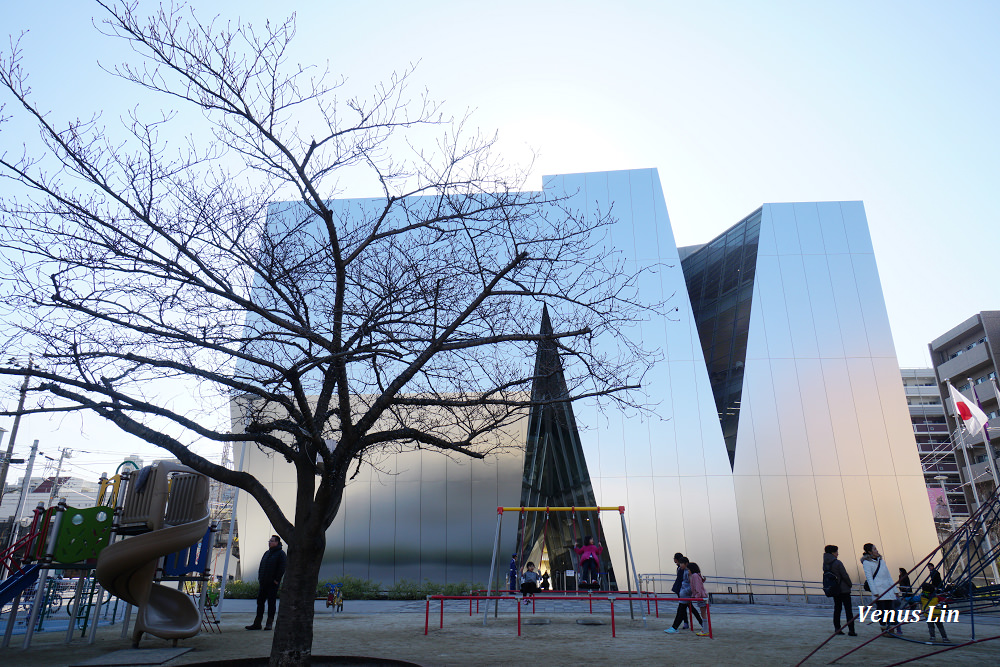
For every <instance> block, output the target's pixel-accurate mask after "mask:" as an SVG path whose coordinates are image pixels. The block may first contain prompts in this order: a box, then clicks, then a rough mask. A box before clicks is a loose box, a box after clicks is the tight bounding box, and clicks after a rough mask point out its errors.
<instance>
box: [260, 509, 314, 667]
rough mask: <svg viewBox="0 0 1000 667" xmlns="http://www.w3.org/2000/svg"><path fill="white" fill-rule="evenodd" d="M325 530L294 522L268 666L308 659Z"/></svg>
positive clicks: (305, 662) (299, 663)
mask: <svg viewBox="0 0 1000 667" xmlns="http://www.w3.org/2000/svg"><path fill="white" fill-rule="evenodd" d="M325 550H326V531H325V530H321V529H320V530H311V529H310V527H308V526H296V527H295V532H294V533H293V534H292V537H291V540H289V542H288V566H287V569H286V570H285V577H284V579H283V580H282V583H281V597H280V600H279V601H278V618H277V624H276V625H275V626H274V641H273V642H272V644H271V659H270V662H269V663H268V664H269V665H270V666H271V667H279V666H281V667H289V666H296V667H298V666H300V665H308V664H309V663H310V660H311V659H312V642H313V617H314V615H315V603H316V585H317V583H318V582H319V567H320V564H321V563H322V562H323V552H324V551H325Z"/></svg>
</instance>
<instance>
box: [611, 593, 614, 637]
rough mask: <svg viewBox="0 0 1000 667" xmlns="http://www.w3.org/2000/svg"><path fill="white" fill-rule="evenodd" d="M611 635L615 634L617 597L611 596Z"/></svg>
mask: <svg viewBox="0 0 1000 667" xmlns="http://www.w3.org/2000/svg"><path fill="white" fill-rule="evenodd" d="M611 636H612V637H614V636H615V599H614V598H611Z"/></svg>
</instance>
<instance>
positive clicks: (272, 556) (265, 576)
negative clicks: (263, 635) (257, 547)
mask: <svg viewBox="0 0 1000 667" xmlns="http://www.w3.org/2000/svg"><path fill="white" fill-rule="evenodd" d="M267 546H268V549H267V551H265V552H264V555H263V556H262V557H261V559H260V567H259V568H257V582H258V583H259V584H260V592H258V593H257V617H256V618H255V619H254V620H253V623H251V624H250V625H248V626H246V627H247V630H260V622H261V619H263V618H264V602H265V601H266V602H267V625H265V626H264V629H265V630H270V629H271V626H272V624H273V623H274V612H275V610H276V609H277V606H278V587H279V586H280V585H281V577H282V576H283V575H284V574H285V564H286V562H287V561H288V557H287V556H285V552H284V551H282V550H281V538H280V537H278V536H277V535H272V536H271V539H270V540H268V542H267Z"/></svg>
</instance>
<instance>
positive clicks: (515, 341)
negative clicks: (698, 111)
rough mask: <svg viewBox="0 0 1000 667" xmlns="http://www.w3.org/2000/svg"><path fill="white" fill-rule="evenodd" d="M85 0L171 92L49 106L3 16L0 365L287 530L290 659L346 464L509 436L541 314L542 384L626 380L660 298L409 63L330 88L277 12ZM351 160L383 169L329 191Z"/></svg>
mask: <svg viewBox="0 0 1000 667" xmlns="http://www.w3.org/2000/svg"><path fill="white" fill-rule="evenodd" d="M97 4H99V5H100V6H101V8H103V10H102V11H104V12H106V16H105V20H104V21H103V22H102V24H101V25H102V31H103V32H104V33H105V34H107V35H108V36H111V37H114V38H120V39H123V40H126V41H127V42H129V43H130V44H131V46H132V47H133V50H134V52H135V54H136V61H135V62H130V63H126V64H122V65H120V66H118V67H117V68H113V69H110V70H108V72H109V73H110V74H112V75H115V76H118V77H120V78H122V79H124V80H125V81H127V82H130V83H131V84H134V85H136V86H138V87H140V88H142V89H146V90H147V91H151V92H152V93H158V94H161V95H162V96H163V97H162V99H163V100H164V102H163V106H164V108H165V109H167V111H157V112H156V114H155V118H153V119H151V120H150V119H144V117H143V113H144V112H143V110H141V109H137V110H136V111H134V112H133V113H131V114H130V115H129V116H127V117H126V118H124V119H123V123H122V127H123V129H124V136H125V138H124V139H123V138H122V131H121V130H118V129H116V130H114V131H111V130H108V129H107V128H106V127H104V126H102V125H101V121H100V117H99V116H95V117H94V118H92V119H91V120H88V121H81V120H70V121H61V122H60V121H57V120H56V118H55V114H52V113H48V112H45V111H44V110H41V109H39V108H38V107H37V106H36V105H35V103H34V102H33V98H32V96H31V95H30V90H29V88H28V85H27V76H26V66H25V64H24V60H23V57H22V52H21V49H20V47H19V46H18V42H17V41H16V40H15V42H14V46H13V47H12V49H11V51H10V52H9V53H8V54H6V56H5V57H4V58H3V59H2V60H0V82H2V84H3V87H4V88H5V89H6V90H5V92H6V95H7V100H8V102H7V109H6V112H5V113H7V114H13V113H18V114H27V116H29V117H31V118H32V119H33V121H34V122H35V124H36V125H37V127H38V129H39V131H40V136H41V139H42V141H43V142H44V143H43V144H42V145H41V148H38V149H36V148H31V147H24V148H23V149H22V148H20V147H19V146H17V147H15V146H14V142H15V141H17V142H18V143H20V139H21V138H20V137H16V138H15V137H10V136H4V137H3V142H4V143H3V146H4V148H3V153H2V156H0V170H2V172H0V173H2V174H3V176H4V177H5V178H6V179H7V181H8V183H14V184H16V185H17V188H16V189H15V190H16V191H15V194H13V195H10V196H7V197H4V198H3V199H2V203H0V215H2V219H0V246H2V248H3V258H2V261H3V269H2V275H3V281H4V283H3V295H2V304H3V307H4V309H5V311H6V312H5V313H4V316H5V318H6V319H7V321H8V330H7V332H6V333H5V334H4V340H3V344H4V346H5V350H6V352H7V353H8V354H23V355H25V356H27V355H28V354H29V353H32V354H34V358H35V359H36V360H38V363H37V366H36V367H34V368H32V369H29V370H26V369H23V368H10V369H0V373H5V374H10V375H22V374H24V373H25V372H27V373H28V374H29V375H30V377H31V379H32V384H31V387H30V392H31V393H32V394H33V395H34V396H36V398H37V400H36V402H35V405H34V407H32V408H30V410H26V411H34V412H45V411H80V410H83V411H91V412H93V413H96V414H97V415H100V416H101V417H103V418H105V419H108V420H110V421H111V422H113V423H114V424H116V425H117V426H118V427H119V428H120V429H121V430H123V431H125V432H128V433H130V434H133V435H134V436H137V437H139V438H141V439H143V440H145V441H147V442H149V443H152V444H154V445H157V446H159V447H162V448H163V449H165V450H167V451H168V452H170V453H171V454H173V455H174V456H176V457H177V458H178V459H179V460H180V461H181V462H182V463H184V464H186V465H188V466H190V467H192V468H194V469H195V470H198V471H200V472H203V473H205V474H206V475H209V476H211V477H213V478H214V479H216V480H219V481H221V482H224V483H227V484H231V485H234V486H236V487H239V488H241V489H244V490H245V491H247V492H248V493H249V494H251V495H252V496H253V498H254V499H255V500H256V501H257V502H258V503H260V505H261V507H262V508H263V510H264V512H265V513H266V514H267V517H268V518H269V520H270V521H271V523H272V525H273V526H274V527H275V530H276V531H277V532H278V534H279V535H281V537H282V538H284V540H285V541H286V542H287V544H288V559H289V560H288V576H287V577H286V578H285V582H284V585H283V589H282V594H281V606H280V611H279V617H278V622H277V628H276V631H275V635H274V644H273V649H272V656H271V663H272V664H305V663H307V662H308V659H309V655H310V652H311V646H312V627H313V623H312V620H313V598H314V595H315V590H316V583H317V578H318V572H319V567H320V563H321V558H322V555H323V552H324V548H325V531H326V529H327V528H328V527H329V526H330V524H331V522H332V521H333V520H334V518H335V517H336V515H337V512H338V509H339V508H340V504H341V499H342V497H343V492H344V487H345V484H347V483H348V481H349V479H350V476H351V475H352V474H354V473H356V471H357V470H358V467H359V466H362V465H366V463H368V462H370V461H372V460H375V459H377V457H379V456H380V455H381V454H384V453H385V451H386V450H391V449H393V448H414V447H417V448H428V449H435V450H439V451H441V452H442V453H443V454H445V455H450V456H469V457H475V458H482V457H484V456H487V455H489V454H490V453H491V452H495V451H497V450H498V449H500V448H503V447H510V446H512V445H513V444H518V443H510V442H507V441H505V440H504V439H503V438H502V437H500V436H498V435H497V434H498V433H500V432H501V430H502V428H503V427H504V426H505V425H508V424H511V423H512V422H514V421H516V420H518V419H521V418H523V417H524V416H525V415H526V412H527V410H528V409H529V408H530V407H531V398H530V387H531V383H532V380H533V377H532V373H533V370H532V369H533V365H532V363H533V354H534V349H535V346H536V345H537V344H538V343H539V342H540V341H542V340H550V341H555V342H556V344H557V345H558V347H559V349H560V351H561V353H562V355H563V357H564V359H565V360H566V369H567V370H566V377H567V381H568V385H569V387H570V394H569V395H567V396H565V397H563V398H562V399H560V400H567V401H569V400H576V399H579V398H582V397H596V399H597V400H599V401H612V402H618V403H621V404H625V405H633V400H632V399H631V398H630V397H631V395H632V394H631V393H630V391H629V390H632V389H635V388H636V387H638V386H639V383H640V381H641V377H642V375H643V373H645V372H646V370H647V369H648V368H649V365H650V364H651V363H652V360H653V359H654V356H655V355H654V354H652V353H650V352H648V351H644V350H642V349H641V348H640V347H639V346H638V345H636V344H634V343H633V342H631V341H630V340H629V339H628V337H627V336H625V335H624V332H625V331H626V330H627V329H628V328H629V327H630V326H632V325H633V324H634V323H635V322H636V321H637V320H640V319H643V318H644V317H645V316H646V315H647V314H648V311H649V310H650V309H652V308H657V307H658V305H656V304H652V305H651V304H643V303H640V302H639V301H637V300H636V298H635V294H636V289H635V286H636V281H637V279H638V275H639V274H638V272H637V271H636V270H632V269H631V268H629V265H628V264H627V263H626V262H625V261H624V260H622V259H621V258H620V257H618V256H617V255H616V254H615V253H614V252H613V251H612V250H610V249H608V248H607V247H606V243H604V242H603V241H602V238H603V232H604V231H605V230H606V228H607V226H608V225H610V224H611V223H612V218H611V216H610V212H609V211H604V212H598V213H591V214H590V215H583V214H582V213H580V212H579V211H576V210H572V209H571V208H570V207H569V205H568V200H566V199H559V198H553V197H551V196H547V195H545V194H544V193H539V192H530V191H524V189H523V185H524V173H522V172H519V171H518V170H516V169H510V168H507V167H505V166H504V164H503V163H502V162H501V161H500V160H499V159H498V158H497V157H496V156H495V155H494V153H493V151H492V148H493V140H492V139H490V138H489V137H485V138H484V137H482V136H480V135H478V134H476V133H474V132H473V133H471V134H470V133H468V132H467V131H466V129H465V128H464V121H462V120H457V121H456V120H453V119H450V118H446V117H444V116H443V115H442V113H441V110H440V109H439V107H438V106H437V105H436V104H435V103H433V102H432V101H430V100H429V99H428V98H427V97H426V95H420V94H418V95H411V94H410V92H409V90H408V83H409V81H410V79H411V78H412V76H411V75H412V70H407V71H405V72H403V73H402V74H401V75H399V76H394V77H392V78H391V79H390V80H389V82H388V83H385V84H383V85H380V86H378V87H376V88H375V89H374V93H373V94H372V95H371V97H369V98H367V99H362V98H351V99H346V100H338V99H337V98H336V96H337V94H338V89H339V88H340V87H341V85H342V81H340V80H338V81H335V82H333V83H330V82H329V79H328V77H327V76H326V74H325V73H324V72H323V71H321V70H317V69H315V68H311V67H300V66H297V65H293V64H290V63H289V62H288V61H289V58H288V55H287V54H288V52H289V44H290V42H291V40H292V38H293V35H294V22H293V20H289V21H286V22H284V23H282V24H280V25H275V26H272V25H268V26H267V27H266V28H265V29H264V30H263V31H258V30H255V29H254V28H253V27H252V26H248V25H241V26H235V27H233V26H230V24H222V23H221V22H219V21H216V22H211V23H208V24H202V23H200V22H199V21H198V20H197V19H196V18H195V17H194V15H193V14H192V13H191V12H190V11H189V10H188V9H187V8H184V7H177V6H174V5H171V6H170V8H166V9H165V8H161V10H160V11H159V12H157V13H155V14H154V15H152V16H151V17H144V16H140V15H139V14H138V13H137V11H136V4H132V3H128V4H121V3H113V2H107V3H105V2H98V3H97ZM186 109H193V110H195V111H200V112H201V113H202V114H203V116H204V118H205V119H207V122H208V123H210V127H211V131H212V133H213V139H212V140H211V141H208V142H201V141H198V140H196V139H191V140H190V141H187V142H186V143H185V144H184V145H185V148H184V150H183V151H178V150H177V149H176V148H175V147H174V146H173V145H172V144H171V143H170V142H169V141H168V140H167V139H166V137H168V136H170V135H168V129H167V128H170V127H172V126H173V125H172V124H175V123H176V122H177V118H178V117H177V116H176V112H184V111H185V110H186ZM2 115H3V114H0V116H2ZM5 119H6V117H5ZM0 129H2V125H0ZM8 134H9V133H8ZM353 172H361V173H363V174H365V175H367V177H368V178H369V179H370V181H371V182H372V183H373V184H377V185H378V187H379V188H380V189H381V192H382V196H381V197H380V198H376V199H369V200H365V201H363V202H358V201H353V203H352V202H348V201H336V200H331V198H332V197H335V196H336V195H337V194H338V183H339V182H340V179H341V178H343V177H344V174H345V173H353ZM282 199H286V200H291V201H289V202H286V203H280V200H282ZM543 304H547V305H548V307H549V308H550V309H552V315H553V320H554V326H555V328H554V331H553V332H552V333H551V334H540V333H539V329H538V321H539V320H538V318H539V316H540V314H541V310H542V307H543ZM602 341H603V343H602ZM609 341H611V342H613V345H610V346H609V345H607V344H606V343H608V342H609ZM164 379H187V380H190V381H196V382H198V383H200V384H201V385H202V387H203V390H205V391H209V390H210V391H213V392H215V393H216V394H217V395H220V396H223V397H227V398H228V399H229V400H231V401H233V403H234V404H235V405H237V406H238V408H239V411H238V414H239V416H240V419H239V420H238V421H239V422H242V423H236V424H235V426H234V428H228V426H227V427H223V428H219V427H216V426H214V425H211V424H208V423H206V420H201V419H198V418H197V417H196V416H192V415H190V414H182V413H180V412H178V411H175V410H172V409H171V408H170V407H169V404H167V403H165V402H163V401H162V400H159V399H158V398H157V396H156V394H155V392H151V391H150V390H149V387H150V383H151V382H154V383H155V382H156V381H160V380H164ZM205 440H208V441H214V442H216V443H223V442H226V441H231V442H242V441H248V442H251V443H253V444H254V445H256V446H258V447H260V448H262V449H264V450H268V451H270V452H273V453H274V454H276V455H278V456H281V457H283V458H284V459H286V460H287V461H289V462H291V463H292V464H294V467H295V471H296V479H297V484H298V487H297V488H298V492H297V495H296V501H295V512H294V516H288V515H286V514H284V513H283V512H282V510H281V509H280V508H279V506H278V505H277V504H276V502H275V500H274V499H273V498H272V496H271V494H270V493H269V492H268V489H267V488H266V487H265V486H264V485H263V484H261V482H260V481H258V480H257V479H255V478H254V477H253V476H251V475H249V474H247V473H245V472H241V471H234V470H229V469H227V468H224V467H222V466H220V465H217V464H215V463H213V462H211V461H210V460H208V459H206V458H204V457H202V456H199V455H197V454H195V453H194V452H193V451H192V449H191V445H192V444H193V443H195V442H199V441H205Z"/></svg>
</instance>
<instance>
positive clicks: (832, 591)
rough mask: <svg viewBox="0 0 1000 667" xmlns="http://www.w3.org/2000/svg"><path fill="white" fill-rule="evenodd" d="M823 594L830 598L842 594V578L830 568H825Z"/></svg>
mask: <svg viewBox="0 0 1000 667" xmlns="http://www.w3.org/2000/svg"><path fill="white" fill-rule="evenodd" d="M823 593H824V594H826V597H828V598H832V597H835V596H836V595H837V594H838V593H840V578H839V577H838V576H837V575H836V574H834V572H833V570H830V569H828V568H823Z"/></svg>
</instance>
